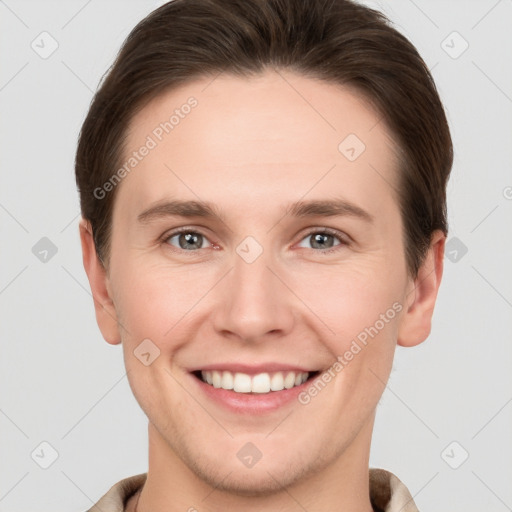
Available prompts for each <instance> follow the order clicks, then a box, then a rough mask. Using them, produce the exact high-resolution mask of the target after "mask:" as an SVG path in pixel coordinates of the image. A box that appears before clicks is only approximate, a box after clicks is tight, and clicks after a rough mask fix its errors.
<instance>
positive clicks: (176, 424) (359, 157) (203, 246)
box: [99, 71, 414, 494]
mask: <svg viewBox="0 0 512 512" xmlns="http://www.w3.org/2000/svg"><path fill="white" fill-rule="evenodd" d="M191 97H192V98H193V100H190V98H191ZM185 105H189V106H188V107H186V106H185ZM173 114H174V118H171V115H173ZM166 122H167V125H166V124H165V123H166ZM144 146H145V147H146V148H148V149H147V150H142V149H141V147H144ZM134 152H136V155H134ZM125 157H126V158H125V160H126V161H128V160H129V158H136V160H137V162H136V163H135V161H132V164H134V165H133V166H131V167H130V171H129V172H126V173H123V174H126V176H125V177H124V178H123V180H122V182H121V183H120V184H119V185H117V186H118V190H117V196H116V200H115V204H114V211H113V219H112V227H113V229H112V238H111V253H110V260H109V272H108V275H105V278H104V280H105V286H106V290H107V293H108V295H109V297H110V298H111V299H112V303H111V305H110V306H109V307H111V314H109V315H108V317H105V316H103V317H102V318H101V319H99V322H100V327H101V328H102V330H103V332H104V334H105V333H106V332H107V331H108V332H109V333H112V332H116V333H118V334H114V335H111V334H109V335H108V336H107V335H106V336H105V337H106V338H107V339H108V340H109V341H110V342H111V343H115V342H118V341H122V346H123V351H124V357H125V364H126V368H127V371H128V378H129V382H130V385H131V388H132V390H133V392H134V394H135V397H136V399H137V401H138V402H139V404H140V406H141V407H142V409H143V410H144V412H145V413H146V415H147V417H148V418H149V422H150V444H151V445H152V446H153V447H158V453H159V454H165V457H167V458H168V459H169V460H171V459H173V460H177V461H180V463H181V464H183V465H185V466H187V467H188V468H189V469H190V470H191V471H192V473H193V474H194V475H196V476H197V477H199V478H200V479H202V480H203V481H205V482H208V483H210V484H212V485H215V486H217V487H218V488H219V489H229V490H235V489H236V490H237V492H239V493H255V494H257V493H264V492H267V491H269V490H271V489H276V488H280V487H281V486H290V485H293V484H294V483H297V482H300V481H301V480H302V479H304V478H307V477H311V476H312V475H315V474H318V473H319V472H322V471H328V470H329V468H334V467H335V466H336V465H339V464H341V463H342V462H341V461H342V460H345V461H346V460H348V459H349V458H350V457H352V458H354V460H355V459H356V458H357V457H359V458H360V457H361V456H363V458H364V456H365V455H366V456H367V451H368V449H369V442H370V437H371V430H372V427H373V419H374V411H375V407H376V405H377V402H378V400H379V398H380V396H381V394H382V392H383V388H384V386H385V382H386V381H387V378H388V376H389V372H390V369H391V365H392V360H393V354H394V349H395V346H396V343H397V339H398V338H399V336H400V333H401V329H402V328H403V323H404V321H405V317H406V316H407V312H408V311H409V309H410V308H411V304H412V300H413V299H414V293H412V294H411V290H413V289H414V282H413V281H412V280H411V279H409V277H408V275H407V269H406V262H405V256H404V246H403V242H402V222H401V218H400V212H399V207H398V203H397V196H396V188H397V186H398V185H397V180H398V162H397V159H396V154H395V151H394V149H393V142H392V141H391V139H390V136H389V133H388V131H387V129H386V127H385V125H384V123H382V122H380V117H379V115H378V114H377V113H376V112H374V111H373V110H372V109H371V108H370V107H369V106H368V104H367V103H366V102H365V101H364V100H363V98H362V97H360V96H359V95H358V94H357V93H355V92H354V91H351V90H349V89H346V88H341V87H339V86H335V85H330V84H327V83H324V82H320V81H316V80H313V79H311V78H305V77H301V76H299V75H296V74H292V73H289V72H280V73H279V74H278V73H275V72H271V71H268V72H265V73H264V74H261V75H259V76H258V77H255V78H251V79H242V78H238V77H233V76H227V75H220V76H219V77H217V78H216V79H215V80H213V81H212V80H211V78H210V79H202V80H198V81H196V82H193V83H190V84H187V85H186V86H182V87H181V88H179V89H175V90H173V91H171V92H168V93H166V94H164V95H162V96H160V97H158V98H157V99H155V100H154V101H152V102H151V103H150V104H149V105H147V106H146V107H145V108H144V109H143V110H141V111H140V112H139V113H138V114H137V116H136V117H135V118H134V119H133V122H132V123H131V125H130V129H129V132H128V138H127V144H126V153H125ZM109 322H110V324H109ZM107 324H108V325H107ZM114 324H115V326H114ZM116 329H117V331H116ZM117 336H118V339H116V337H117ZM204 380H206V381H207V382H204ZM233 387H234V389H233ZM158 456H162V457H163V455H158ZM366 462H367V461H366ZM277 482H279V483H277Z"/></svg>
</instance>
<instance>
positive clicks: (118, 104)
mask: <svg viewBox="0 0 512 512" xmlns="http://www.w3.org/2000/svg"><path fill="white" fill-rule="evenodd" d="M268 67H271V68H275V69H285V68H287V69H290V70H291V71H295V72H298V73H300V74H302V75H304V76H308V77H312V78H317V79H321V80H325V81H327V82H331V83H337V84H340V85H345V86H350V87H351V88H354V89H355V90H356V91H358V92H359V93H361V94H362V95H363V96H364V97H365V98H366V99H367V100H368V101H369V102H370V103H371V104H372V106H373V107H374V108H376V110H377V111H378V112H379V114H380V115H381V116H382V118H383V121H384V123H385V124H386V125H387V127H388V128H389V129H390V131H391V133H392V134H393V138H394V139H395V140H396V141H397V144H398V148H399V150H400V155H401V158H400V169H399V172H400V176H399V190H398V197H399V206H400V211H401V217H402V220H403V225H404V232H403V241H404V247H405V255H406V262H407V268H408V272H409V274H410V275H411V276H412V277H416V276H417V272H418V269H419V267H420V265H421V263H422V262H423V259H424V257H425V255H426V252H427V249H428V247H429V245H430V241H431V236H432V233H433V232H434V230H436V229H440V230H442V231H443V232H444V234H445V235H446V234H447V231H448V226H447V219H446V183H447V180H448V177H449V174H450V170H451V167H452V160H453V151H452V142H451V137H450V131H449V128H448V123H447V120H446V116H445V112H444V109H443V106H442V104H441V101H440V98H439V95H438V93H437V89H436V87H435V84H434V81H433V79H432V76H431V74H430V72H429V70H428V68H427V67H426V65H425V63H424V61H423V60H422V58H421V57H420V55H419V54H418V52H417V51H416V49H415V47H414V46H413V45H412V44H411V43H410V42H409V41H408V40H407V39H406V38H405V37H404V36H403V35H402V34H400V33H399V32H398V31H397V30H395V29H394V28H393V27H392V26H391V24H390V22H389V20H388V19H387V18H386V17H385V16H384V15H383V14H382V13H380V12H378V11H375V10H372V9H370V8H368V7H365V6H363V5H360V4H357V3H356V2H354V1H351V0H173V1H171V2H168V3H167V4H165V5H163V6H161V7H159V8H158V9H156V10H155V11H153V12H152V13H151V14H150V15H149V16H147V17H146V18H145V19H143V20H142V21H141V22H140V23H139V24H138V25H137V26H136V27H135V28H134V29H133V30H132V32H131V33H130V34H129V36H128V38H127V39H126V41H125V42H124V44H123V46H122V48H121V50H120V52H119V54H118V56H117V58H116V60H115V62H114V64H113V65H112V67H111V68H110V70H109V71H108V74H107V75H106V77H105V78H104V80H103V82H102V83H101V86H100V87H99V89H98V91H97V92H96V94H95V96H94V98H93V101H92V103H91V106H90V109H89V112H88V115H87V117H86V119H85V121H84V124H83V126H82V130H81V133H80V138H79V143H78V149H77V153H76V161H75V170H76V180H77V185H78V189H79V193H80V205H81V210H82V216H83V217H84V218H85V219H87V220H89V221H90V223H91V226H92V230H93V235H94V241H95V246H96V251H97V254H98V256H99V258H100V259H101V261H102V262H104V264H105V262H107V261H108V256H109V252H110V249H109V247H110V246H109V242H110V230H111V223H112V209H113V204H114V199H115V194H116V190H117V188H118V187H114V188H113V190H112V191H111V192H109V194H108V195H107V196H106V197H104V198H98V197H97V194H95V192H94V191H95V190H97V188H98V187H101V186H102V185H103V184H104V183H105V182H107V181H108V180H109V178H110V177H111V176H112V175H113V172H114V171H115V169H117V168H118V166H119V165H120V162H121V161H122V153H123V147H124V140H125V137H126V132H127V127H128V124H129V122H130V120H131V119H132V118H133V116H134V115H135V113H136V112H138V111H139V110H140V109H141V108H143V107H144V105H146V104H147V103H148V102H149V101H150V100H152V99H154V98H155V97H156V96H157V95H159V94H161V93H163V92H164V91H168V90H169V89H171V88H174V87H176V86H178V85H182V84H185V83H187V82H191V81H192V80H194V79H198V78H201V77H206V76H209V75H212V76H213V75H217V74H219V73H220V72H227V73H230V74H234V75H237V76H244V77H248V76H253V75H254V74H257V73H261V72H263V71H264V70H265V69H266V68H268Z"/></svg>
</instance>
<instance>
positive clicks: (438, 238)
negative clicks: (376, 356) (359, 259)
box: [397, 230, 446, 347]
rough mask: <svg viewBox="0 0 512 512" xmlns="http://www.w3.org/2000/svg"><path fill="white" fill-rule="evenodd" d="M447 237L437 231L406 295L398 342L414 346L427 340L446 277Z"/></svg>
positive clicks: (406, 345)
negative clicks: (444, 273) (445, 253)
mask: <svg viewBox="0 0 512 512" xmlns="http://www.w3.org/2000/svg"><path fill="white" fill-rule="evenodd" d="M445 241H446V236H445V235H444V233H443V232H442V231H439V230H438V231H435V232H434V233H433V235H432V241H431V243H430V247H429V250H428V253H427V255H426V257H425V260H424V262H423V264H422V265H421V267H420V269H419V271H418V276H417V277H416V279H415V280H414V283H412V286H411V290H410V291H409V292H408V294H407V296H406V300H405V302H406V304H407V305H408V306H407V308H405V311H404V313H403V316H402V318H401V320H400V327H399V330H398V338H397V343H398V345H401V346H404V347H412V346H414V345H418V344H420V343H421V342H423V341H425V340H426V339H427V337H428V335H429V334H430V331H431V327H432V315H433V313H434V306H435V303H436V298H437V292H438V290H439V285H440V284H441V278H442V276H443V263H444V245H445Z"/></svg>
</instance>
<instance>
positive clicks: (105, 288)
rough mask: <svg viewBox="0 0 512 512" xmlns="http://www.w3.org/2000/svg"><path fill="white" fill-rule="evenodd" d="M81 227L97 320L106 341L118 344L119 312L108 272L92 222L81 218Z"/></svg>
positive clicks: (83, 254)
mask: <svg viewBox="0 0 512 512" xmlns="http://www.w3.org/2000/svg"><path fill="white" fill-rule="evenodd" d="M79 228H80V241H81V243H82V259H83V264H84V269H85V272H86V274H87V278H88V279H89V285H90V287H91V292H92V296H93V300H94V310H95V312H96V321H97V323H98V327H99V328H100V331H101V334H102V335H103V338H105V341H106V342H108V343H110V344H112V345H117V344H118V343H121V336H120V333H119V327H118V321H117V313H116V310H115V306H114V302H113V301H112V297H111V293H110V290H109V279H108V276H107V272H106V270H105V268H104V267H103V264H102V262H101V261H100V259H99V258H98V255H97V253H96V247H95V245H94V239H93V236H92V228H91V224H90V222H89V221H87V220H85V219H81V220H80V224H79Z"/></svg>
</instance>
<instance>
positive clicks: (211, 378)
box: [201, 370, 309, 393]
mask: <svg viewBox="0 0 512 512" xmlns="http://www.w3.org/2000/svg"><path fill="white" fill-rule="evenodd" d="M308 376H309V373H308V372H276V373H273V374H269V373H258V374H257V375H254V376H251V375H248V374H247V373H235V374H233V373H231V372H228V371H218V370H213V371H209V370H203V371H202V372H201V377H202V378H203V380H204V381H205V382H207V383H208V384H211V385H213V387H214V388H223V389H232V390H233V391H236V392H237V393H268V392H269V391H282V390H283V389H285V388H286V389H290V388H293V387H294V386H299V385H300V384H302V383H303V382H306V380H307V379H308Z"/></svg>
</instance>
